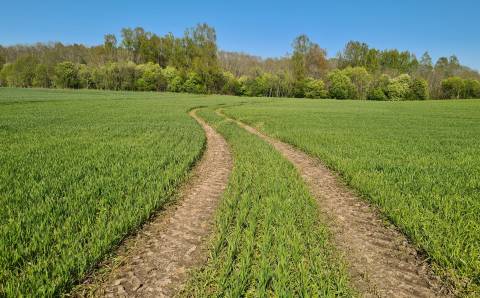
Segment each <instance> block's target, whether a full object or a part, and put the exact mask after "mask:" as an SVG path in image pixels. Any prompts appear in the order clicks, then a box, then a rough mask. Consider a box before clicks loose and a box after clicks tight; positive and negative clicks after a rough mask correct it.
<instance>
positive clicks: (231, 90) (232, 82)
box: [221, 72, 242, 95]
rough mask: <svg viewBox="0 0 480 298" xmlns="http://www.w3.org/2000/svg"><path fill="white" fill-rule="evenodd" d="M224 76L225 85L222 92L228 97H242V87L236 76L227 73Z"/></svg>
mask: <svg viewBox="0 0 480 298" xmlns="http://www.w3.org/2000/svg"><path fill="white" fill-rule="evenodd" d="M223 76H224V80H225V84H224V85H223V88H222V91H221V92H222V93H223V94H228V95H241V94H242V86H241V84H240V82H239V81H238V80H237V79H236V78H235V76H234V75H233V74H232V73H231V72H225V73H223Z"/></svg>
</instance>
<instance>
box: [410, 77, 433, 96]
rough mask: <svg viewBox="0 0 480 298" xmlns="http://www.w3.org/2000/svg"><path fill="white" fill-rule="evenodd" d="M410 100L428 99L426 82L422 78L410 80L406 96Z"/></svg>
mask: <svg viewBox="0 0 480 298" xmlns="http://www.w3.org/2000/svg"><path fill="white" fill-rule="evenodd" d="M407 98H408V99H411V100H425V99H428V83H427V81H426V80H424V79H420V78H414V79H412V81H411V82H410V93H409V95H408V96H407Z"/></svg>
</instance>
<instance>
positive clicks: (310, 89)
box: [305, 79, 328, 98]
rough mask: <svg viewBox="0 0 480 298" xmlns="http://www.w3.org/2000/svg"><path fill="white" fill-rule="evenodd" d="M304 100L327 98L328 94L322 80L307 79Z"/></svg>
mask: <svg viewBox="0 0 480 298" xmlns="http://www.w3.org/2000/svg"><path fill="white" fill-rule="evenodd" d="M305 97H306V98H327V97H328V92H327V90H326V89H325V83H324V82H323V81H322V80H315V79H309V80H307V82H306V84H305Z"/></svg>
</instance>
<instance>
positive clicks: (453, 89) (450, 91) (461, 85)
mask: <svg viewBox="0 0 480 298" xmlns="http://www.w3.org/2000/svg"><path fill="white" fill-rule="evenodd" d="M464 93H465V81H464V80H463V79H462V78H460V77H451V78H448V79H445V80H443V81H442V94H443V98H455V99H458V98H460V97H461V96H462V95H463V94H464Z"/></svg>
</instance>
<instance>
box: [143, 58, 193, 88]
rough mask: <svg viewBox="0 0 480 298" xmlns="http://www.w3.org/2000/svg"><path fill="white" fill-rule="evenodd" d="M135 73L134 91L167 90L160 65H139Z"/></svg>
mask: <svg viewBox="0 0 480 298" xmlns="http://www.w3.org/2000/svg"><path fill="white" fill-rule="evenodd" d="M136 71H137V73H136V76H137V80H136V82H135V87H136V90H140V91H165V90H166V89H167V79H166V78H165V76H164V74H163V72H162V69H161V68H160V65H158V64H153V63H152V62H149V63H147V64H140V65H138V66H137V67H136ZM193 93H196V92H193Z"/></svg>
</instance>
